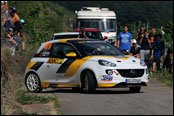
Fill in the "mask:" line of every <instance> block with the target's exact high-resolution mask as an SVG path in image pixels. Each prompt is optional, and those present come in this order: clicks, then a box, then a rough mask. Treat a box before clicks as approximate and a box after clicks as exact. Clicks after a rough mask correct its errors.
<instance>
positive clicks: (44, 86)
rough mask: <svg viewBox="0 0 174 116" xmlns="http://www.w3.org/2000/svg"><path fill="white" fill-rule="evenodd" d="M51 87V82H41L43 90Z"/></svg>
mask: <svg viewBox="0 0 174 116" xmlns="http://www.w3.org/2000/svg"><path fill="white" fill-rule="evenodd" d="M49 85H50V83H49V82H41V87H42V88H48V87H49Z"/></svg>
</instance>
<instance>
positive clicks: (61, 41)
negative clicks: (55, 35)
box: [42, 38, 102, 44]
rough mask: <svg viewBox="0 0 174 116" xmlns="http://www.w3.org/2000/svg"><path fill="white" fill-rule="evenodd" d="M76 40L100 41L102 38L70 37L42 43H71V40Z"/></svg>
mask: <svg viewBox="0 0 174 116" xmlns="http://www.w3.org/2000/svg"><path fill="white" fill-rule="evenodd" d="M73 41H74V42H75V41H76V42H78V41H102V40H98V39H86V38H70V39H59V40H51V41H47V42H44V43H42V44H45V43H48V42H51V43H71V42H73Z"/></svg>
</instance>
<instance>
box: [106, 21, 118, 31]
mask: <svg viewBox="0 0 174 116" xmlns="http://www.w3.org/2000/svg"><path fill="white" fill-rule="evenodd" d="M106 31H109V32H116V21H115V20H114V19H107V20H106Z"/></svg>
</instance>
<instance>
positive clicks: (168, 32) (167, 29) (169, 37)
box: [163, 21, 173, 47]
mask: <svg viewBox="0 0 174 116" xmlns="http://www.w3.org/2000/svg"><path fill="white" fill-rule="evenodd" d="M163 30H164V37H163V38H164V40H165V41H166V42H167V43H168V44H173V22H171V21H169V22H168V23H167V24H165V26H164V29H163ZM168 47H169V46H168Z"/></svg>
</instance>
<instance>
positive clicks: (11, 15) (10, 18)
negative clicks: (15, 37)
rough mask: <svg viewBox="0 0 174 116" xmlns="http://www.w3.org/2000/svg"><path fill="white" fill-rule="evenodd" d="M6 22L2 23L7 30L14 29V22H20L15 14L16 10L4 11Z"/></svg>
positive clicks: (11, 8) (13, 8)
mask: <svg viewBox="0 0 174 116" xmlns="http://www.w3.org/2000/svg"><path fill="white" fill-rule="evenodd" d="M6 17H7V18H6V20H5V22H4V26H5V27H7V29H8V28H14V27H15V22H16V21H20V18H19V17H18V15H17V14H16V8H15V7H10V8H9V9H8V10H7V11H6Z"/></svg>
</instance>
